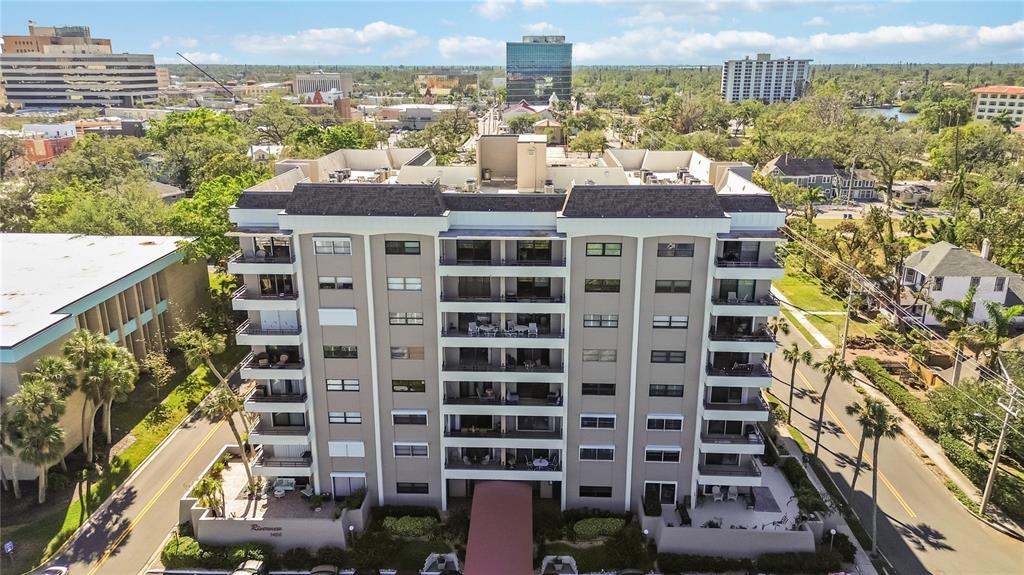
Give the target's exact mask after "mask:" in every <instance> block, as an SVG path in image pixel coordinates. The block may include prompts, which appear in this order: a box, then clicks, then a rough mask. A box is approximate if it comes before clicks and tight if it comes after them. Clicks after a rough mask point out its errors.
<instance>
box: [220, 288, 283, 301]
mask: <svg viewBox="0 0 1024 575" xmlns="http://www.w3.org/2000/svg"><path fill="white" fill-rule="evenodd" d="M231 297H232V298H233V299H256V300H292V299H299V294H297V293H295V292H281V293H260V292H251V291H249V290H248V289H247V287H246V286H242V287H240V288H238V289H236V290H235V291H234V293H232V294H231Z"/></svg>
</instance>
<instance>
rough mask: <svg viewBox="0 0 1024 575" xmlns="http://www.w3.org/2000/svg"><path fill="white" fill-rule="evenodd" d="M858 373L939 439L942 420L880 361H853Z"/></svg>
mask: <svg viewBox="0 0 1024 575" xmlns="http://www.w3.org/2000/svg"><path fill="white" fill-rule="evenodd" d="M853 366H854V367H855V368H857V371H859V372H861V373H863V374H864V375H865V376H867V378H868V380H870V381H871V383H873V384H874V385H875V387H877V388H878V390H879V391H881V392H882V393H884V394H885V396H886V397H888V398H889V399H890V400H891V401H892V402H893V403H894V404H895V405H896V407H898V408H899V410H900V411H902V412H903V414H904V415H906V416H907V417H908V418H910V420H911V421H913V422H914V423H915V424H916V425H917V426H918V427H920V428H921V431H923V432H925V433H927V434H928V435H930V436H932V437H937V436H938V435H939V432H940V431H941V429H942V418H941V417H939V414H937V413H936V412H935V411H934V410H933V409H932V408H931V407H930V406H929V405H928V404H927V403H926V402H925V401H924V400H921V399H919V398H918V397H917V396H916V395H914V394H912V393H910V392H909V391H907V388H905V387H903V384H901V383H900V382H899V381H897V380H896V378H894V377H893V376H892V375H890V374H889V372H888V371H886V370H885V368H884V367H882V364H880V363H878V360H876V359H874V358H870V357H866V356H861V357H858V358H857V359H855V360H854V361H853Z"/></svg>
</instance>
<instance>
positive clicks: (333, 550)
mask: <svg viewBox="0 0 1024 575" xmlns="http://www.w3.org/2000/svg"><path fill="white" fill-rule="evenodd" d="M347 562H348V557H347V555H346V552H345V550H344V549H342V548H341V547H321V548H320V549H317V551H316V563H317V564H318V565H334V566H335V567H342V566H344V565H345V564H346V563H347Z"/></svg>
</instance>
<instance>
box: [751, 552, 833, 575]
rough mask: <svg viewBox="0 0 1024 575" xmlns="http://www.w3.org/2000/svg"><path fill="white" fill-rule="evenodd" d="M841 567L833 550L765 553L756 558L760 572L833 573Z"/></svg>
mask: <svg viewBox="0 0 1024 575" xmlns="http://www.w3.org/2000/svg"><path fill="white" fill-rule="evenodd" d="M841 568H842V559H841V557H840V555H839V553H838V552H837V551H835V550H832V551H829V550H827V549H826V550H824V551H818V552H816V553H765V554H764V555H761V556H760V557H758V558H757V570H758V571H760V572H762V573H834V572H836V571H839V570H840V569H841Z"/></svg>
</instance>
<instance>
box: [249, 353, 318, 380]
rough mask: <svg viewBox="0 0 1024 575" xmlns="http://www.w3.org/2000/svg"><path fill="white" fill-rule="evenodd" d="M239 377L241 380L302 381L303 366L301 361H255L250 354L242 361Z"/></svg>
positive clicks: (254, 355)
mask: <svg viewBox="0 0 1024 575" xmlns="http://www.w3.org/2000/svg"><path fill="white" fill-rule="evenodd" d="M241 365H242V367H241V370H240V375H241V377H242V379H261V380H262V379H302V378H303V377H304V373H303V367H304V364H303V362H302V360H301V359H299V360H298V361H294V360H287V361H285V362H281V361H280V359H279V360H278V361H276V362H271V361H270V360H269V359H256V354H255V353H250V354H249V355H248V356H246V358H245V359H243V360H242V364H241Z"/></svg>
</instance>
